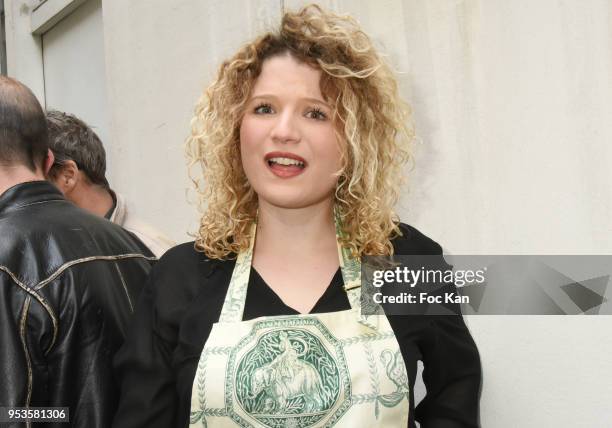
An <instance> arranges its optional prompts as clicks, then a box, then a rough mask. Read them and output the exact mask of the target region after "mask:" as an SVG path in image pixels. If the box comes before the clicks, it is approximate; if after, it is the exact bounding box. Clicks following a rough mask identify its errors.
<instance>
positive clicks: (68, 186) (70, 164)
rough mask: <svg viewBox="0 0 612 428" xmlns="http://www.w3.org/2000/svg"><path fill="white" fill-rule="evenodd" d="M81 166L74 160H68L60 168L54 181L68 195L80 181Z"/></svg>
mask: <svg viewBox="0 0 612 428" xmlns="http://www.w3.org/2000/svg"><path fill="white" fill-rule="evenodd" d="M79 178H80V176H79V168H78V167H77V164H76V162H75V161H73V160H67V161H64V162H63V163H62V165H61V166H60V167H59V168H58V170H57V173H56V174H55V176H54V177H53V179H52V181H53V184H55V186H56V187H57V188H58V189H60V191H61V192H62V193H63V194H64V196H66V197H68V195H70V193H72V191H73V190H74V189H75V187H76V186H77V184H78V182H79Z"/></svg>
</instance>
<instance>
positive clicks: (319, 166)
mask: <svg viewBox="0 0 612 428" xmlns="http://www.w3.org/2000/svg"><path fill="white" fill-rule="evenodd" d="M320 78H321V71H320V70H317V69H314V68H312V67H310V66H308V65H306V64H303V63H300V62H298V61H297V60H295V59H294V58H293V57H292V56H290V55H282V56H276V57H272V58H270V59H268V60H266V61H265V62H264V63H263V66H262V70H261V74H260V75H259V77H258V78H257V80H256V82H255V86H254V87H253V91H252V94H251V97H250V98H249V100H248V101H247V105H246V110H245V114H244V118H243V119H242V123H241V125H240V151H241V154H242V166H243V168H244V172H245V174H246V176H247V178H248V180H249V182H250V184H251V186H253V189H254V190H255V192H256V193H257V195H258V196H259V201H260V204H261V203H262V202H263V203H269V204H271V205H274V206H278V207H282V208H304V207H307V206H311V205H314V204H316V203H319V202H321V201H323V200H325V199H327V198H331V197H332V195H333V193H334V190H335V187H336V181H337V177H336V176H335V175H334V174H335V173H336V172H338V170H339V169H340V166H341V165H340V148H339V145H338V141H337V138H336V133H335V131H334V124H333V122H332V119H331V114H332V111H331V107H330V106H329V105H328V104H327V103H326V102H325V101H324V100H323V95H322V94H321V89H320V88H319V82H320Z"/></svg>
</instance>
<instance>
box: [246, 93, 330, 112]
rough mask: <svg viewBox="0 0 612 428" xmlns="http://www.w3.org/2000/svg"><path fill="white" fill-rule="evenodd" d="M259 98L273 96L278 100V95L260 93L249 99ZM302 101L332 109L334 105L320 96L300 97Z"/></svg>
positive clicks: (272, 97)
mask: <svg viewBox="0 0 612 428" xmlns="http://www.w3.org/2000/svg"><path fill="white" fill-rule="evenodd" d="M258 98H264V99H266V98H268V99H270V98H271V99H273V100H275V101H278V97H277V96H276V95H272V94H259V95H254V96H252V97H251V98H250V99H249V101H252V100H255V99H258ZM300 101H309V102H311V103H317V104H322V105H324V106H325V107H327V108H329V109H331V108H332V107H331V105H329V104H328V103H326V102H325V101H323V100H322V99H320V98H312V97H303V98H300Z"/></svg>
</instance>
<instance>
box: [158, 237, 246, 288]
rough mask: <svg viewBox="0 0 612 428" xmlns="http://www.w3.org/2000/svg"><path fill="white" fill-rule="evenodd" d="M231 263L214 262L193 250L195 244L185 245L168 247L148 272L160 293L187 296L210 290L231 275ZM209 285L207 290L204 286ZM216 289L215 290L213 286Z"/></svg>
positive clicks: (232, 265)
mask: <svg viewBox="0 0 612 428" xmlns="http://www.w3.org/2000/svg"><path fill="white" fill-rule="evenodd" d="M234 263H235V261H234V260H216V259H211V258H209V257H207V256H206V254H204V253H203V252H201V251H197V250H196V248H195V242H194V241H191V242H185V243H183V244H179V245H177V246H175V247H172V248H170V249H169V250H168V251H166V252H165V253H164V255H163V256H162V257H161V258H160V259H159V260H158V262H157V263H156V264H155V266H154V267H153V269H152V271H151V283H152V285H153V287H154V288H156V289H157V290H158V291H159V292H160V293H162V294H164V291H163V290H172V292H178V291H179V290H182V291H183V292H185V293H186V294H188V295H192V294H193V293H199V292H201V291H202V289H210V288H212V286H214V285H218V284H217V283H219V282H223V280H222V278H223V277H224V276H227V275H223V273H227V272H229V276H231V272H232V269H233V267H234ZM205 285H210V287H205ZM215 288H216V287H215Z"/></svg>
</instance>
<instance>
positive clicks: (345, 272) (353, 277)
mask: <svg viewBox="0 0 612 428" xmlns="http://www.w3.org/2000/svg"><path fill="white" fill-rule="evenodd" d="M334 221H335V224H336V243H337V246H338V258H339V260H340V270H341V272H342V279H343V281H344V290H345V291H346V294H347V297H348V300H349V303H350V304H351V308H353V309H359V307H360V299H361V262H360V260H359V257H353V255H352V254H351V250H350V249H348V248H345V247H343V246H341V245H340V237H342V236H344V234H343V232H342V227H341V219H340V213H339V212H338V209H337V208H334ZM256 232H257V222H256V221H255V222H253V224H252V225H251V231H250V235H251V239H250V242H249V248H248V249H247V250H246V251H241V252H240V253H239V254H238V257H237V258H236V265H235V267H234V271H233V272H232V279H231V280H230V284H229V287H228V289H227V294H226V295H225V301H224V302H223V308H222V309H221V316H220V317H219V322H223V323H226V322H240V321H242V314H243V312H244V303H245V300H246V294H247V289H248V285H249V276H250V273H251V265H252V263H253V249H254V248H255V234H256Z"/></svg>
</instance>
